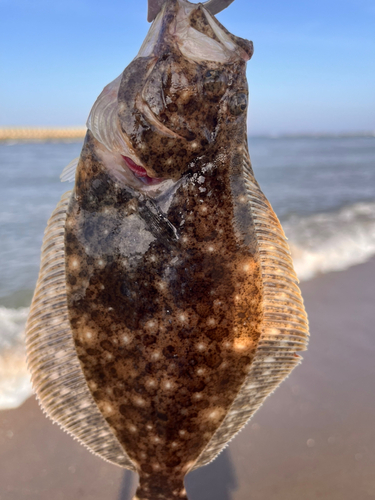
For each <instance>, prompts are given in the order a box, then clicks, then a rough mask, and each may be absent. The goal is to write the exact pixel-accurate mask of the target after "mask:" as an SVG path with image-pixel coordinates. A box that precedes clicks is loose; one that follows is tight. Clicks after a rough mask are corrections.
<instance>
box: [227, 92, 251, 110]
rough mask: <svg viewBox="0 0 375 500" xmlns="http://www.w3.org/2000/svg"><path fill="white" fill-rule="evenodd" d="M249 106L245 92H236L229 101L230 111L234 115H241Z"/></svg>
mask: <svg viewBox="0 0 375 500" xmlns="http://www.w3.org/2000/svg"><path fill="white" fill-rule="evenodd" d="M246 108H247V95H246V94H245V93H244V92H238V93H237V94H234V95H233V96H232V97H231V99H230V101H229V111H230V112H231V113H232V115H234V116H238V115H241V114H242V113H244V112H245V111H246Z"/></svg>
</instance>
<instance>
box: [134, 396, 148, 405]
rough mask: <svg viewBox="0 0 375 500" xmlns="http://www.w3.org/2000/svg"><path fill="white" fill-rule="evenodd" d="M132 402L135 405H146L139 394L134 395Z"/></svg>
mask: <svg viewBox="0 0 375 500" xmlns="http://www.w3.org/2000/svg"><path fill="white" fill-rule="evenodd" d="M133 402H134V404H135V405H136V406H146V401H145V400H144V399H143V398H141V396H135V397H134V398H133Z"/></svg>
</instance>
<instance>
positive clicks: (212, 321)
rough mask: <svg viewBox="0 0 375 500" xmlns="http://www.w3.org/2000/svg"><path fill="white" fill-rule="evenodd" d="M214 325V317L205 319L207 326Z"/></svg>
mask: <svg viewBox="0 0 375 500" xmlns="http://www.w3.org/2000/svg"><path fill="white" fill-rule="evenodd" d="M215 325H216V320H215V318H208V319H207V326H210V327H213V326H215Z"/></svg>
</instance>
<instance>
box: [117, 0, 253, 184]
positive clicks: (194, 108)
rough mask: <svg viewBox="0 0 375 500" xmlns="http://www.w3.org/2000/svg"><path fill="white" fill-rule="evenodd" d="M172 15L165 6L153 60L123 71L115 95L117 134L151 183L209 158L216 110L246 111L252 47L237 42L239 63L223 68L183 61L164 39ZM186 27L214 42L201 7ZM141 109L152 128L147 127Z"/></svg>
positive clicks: (172, 42)
mask: <svg viewBox="0 0 375 500" xmlns="http://www.w3.org/2000/svg"><path fill="white" fill-rule="evenodd" d="M176 9H177V3H176V2H173V1H172V0H170V1H169V2H168V5H167V7H166V13H165V15H164V17H163V27H162V29H161V32H160V35H159V40H158V43H157V45H156V48H155V50H154V53H153V55H151V56H149V57H144V58H138V59H135V60H134V61H133V62H132V63H131V64H130V65H129V66H128V67H127V68H126V69H125V71H124V73H123V77H122V81H121V85H120V89H119V93H118V102H119V109H120V112H119V119H120V125H121V129H122V131H123V132H124V133H125V134H126V135H127V136H128V137H129V138H130V141H131V145H132V147H133V148H134V151H135V152H136V154H137V155H138V157H139V159H140V160H141V162H142V164H143V165H144V166H145V168H146V169H147V171H148V173H149V175H150V176H151V177H159V178H163V177H164V178H172V179H178V178H180V177H181V175H182V174H183V173H185V172H186V171H187V170H188V169H189V168H192V167H194V166H196V167H199V166H200V167H201V166H202V165H204V164H206V163H207V162H209V161H211V160H213V159H214V158H215V155H216V154H217V139H218V134H219V130H220V126H219V123H220V122H222V121H223V120H224V119H225V117H224V116H223V115H222V114H221V113H218V108H219V107H220V110H222V111H224V113H225V114H227V111H226V108H230V109H231V110H232V111H234V113H239V114H243V112H244V111H245V110H246V107H247V96H248V88H247V82H246V77H245V66H246V60H248V59H250V57H251V55H252V53H253V46H252V43H251V42H248V41H245V40H242V41H241V43H242V45H244V46H245V42H246V43H247V45H246V51H245V50H243V56H244V59H243V58H236V59H234V60H233V62H231V63H229V64H227V65H225V67H224V65H223V64H218V63H215V62H205V63H199V64H198V63H196V62H194V61H189V60H188V59H187V58H185V57H184V56H183V55H182V53H181V52H180V50H179V48H178V46H177V43H176V41H175V40H174V38H173V36H172V35H171V34H170V33H169V26H170V24H171V22H172V21H173V19H174V17H175V15H176ZM190 24H191V25H192V26H193V27H194V28H195V29H198V31H201V32H202V33H204V34H206V35H207V36H210V37H211V38H214V39H216V36H215V35H214V33H213V30H212V28H211V27H210V26H209V25H208V23H207V20H206V18H205V16H204V14H203V12H202V8H201V7H198V8H197V9H195V10H194V11H193V12H192V14H191V16H190ZM231 37H232V38H233V35H231ZM234 38H235V39H236V41H238V40H240V39H237V38H236V37H234ZM140 103H142V104H140ZM145 108H146V109H147V110H148V112H149V113H152V114H153V116H154V118H155V120H156V122H154V123H150V120H149V119H148V118H147V116H146V114H145ZM241 108H242V109H241ZM158 124H162V125H163V126H164V128H165V129H164V131H161V130H160V128H159V127H158ZM168 131H169V134H168Z"/></svg>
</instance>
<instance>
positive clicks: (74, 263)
mask: <svg viewBox="0 0 375 500" xmlns="http://www.w3.org/2000/svg"><path fill="white" fill-rule="evenodd" d="M70 266H71V267H72V268H73V269H78V268H79V260H78V259H77V258H73V259H71V261H70Z"/></svg>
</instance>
